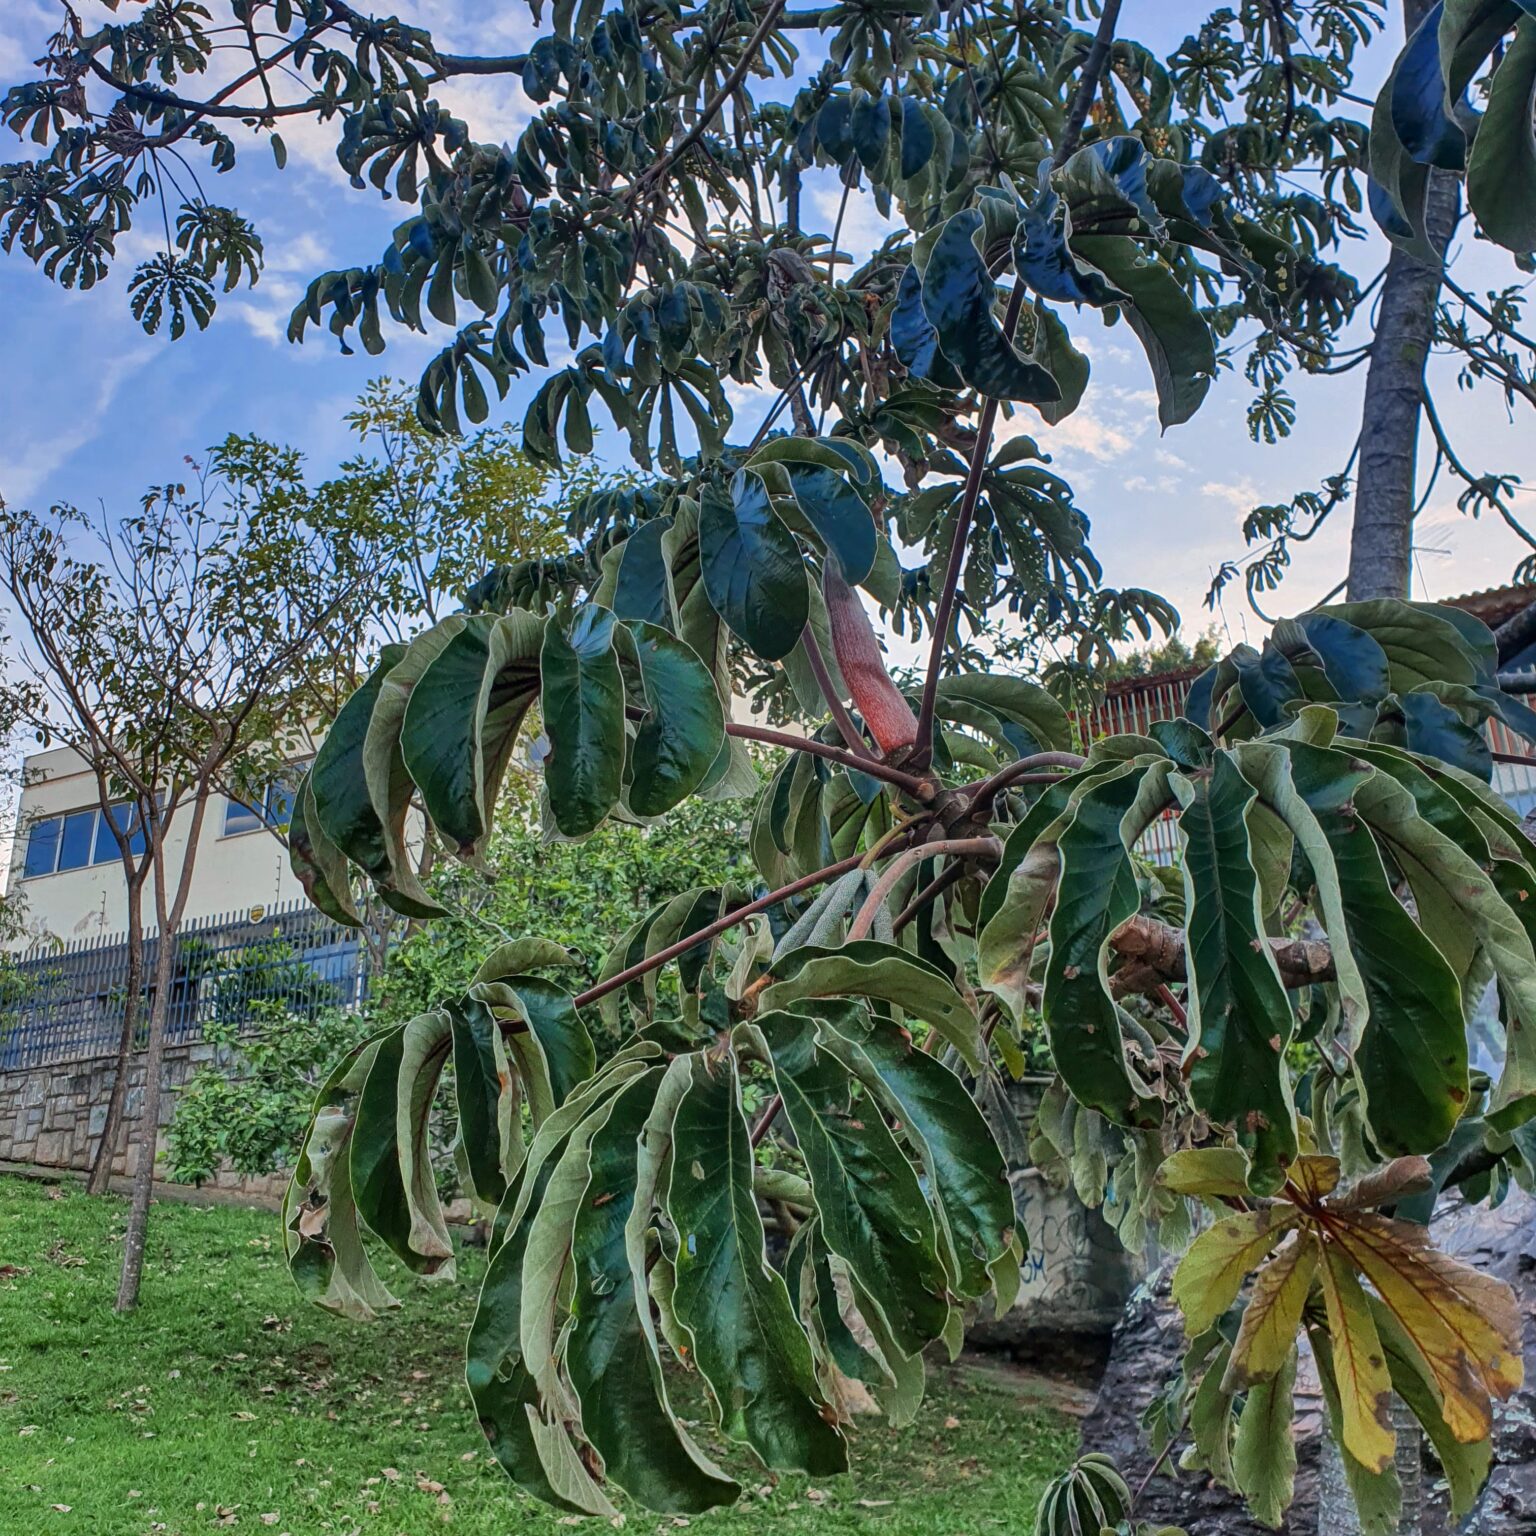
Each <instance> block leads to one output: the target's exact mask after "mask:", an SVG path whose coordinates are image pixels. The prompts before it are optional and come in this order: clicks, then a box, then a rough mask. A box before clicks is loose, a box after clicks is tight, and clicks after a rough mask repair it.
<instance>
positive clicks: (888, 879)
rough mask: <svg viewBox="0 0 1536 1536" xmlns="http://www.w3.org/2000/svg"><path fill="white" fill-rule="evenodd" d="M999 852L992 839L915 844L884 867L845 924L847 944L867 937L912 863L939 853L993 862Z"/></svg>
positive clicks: (952, 838)
mask: <svg viewBox="0 0 1536 1536" xmlns="http://www.w3.org/2000/svg"><path fill="white" fill-rule="evenodd" d="M1002 851H1003V845H1002V844H1001V843H1000V842H999V841H998V840H997V839H996V838H995V837H941V838H938V839H936V840H935V841H933V842H931V843H919V844H918V846H917V847H916V848H909V849H907V851H906V852H905V853H901V854H898V855H897V856H896V857H895V858H894V859H892V860H891V862H890V863H889V864H887V865H886V867H885V870H884V873H882V874H881V876H880V878H879V879H878V880H877V881H875V884H874V888H873V889H872V890H871V891H870V893H869V895H868V896H866V897H865V898H864V905H863V906H861V907H860V908H859V910H858V914H857V916H855V918H854V920H853V921H852V922H851V923H850V924H849V925H848V942H849V943H850V944H851V943H853V942H854V940H855V939H867V938H868V937H869V930H870V929H871V928H872V927H874V923H875V917H876V914H877V913H878V912H879V911H880V908H881V907H882V906H884V905H885V902H886V899H887V898H888V897H889V896H890V894H891V892H892V891H893V890H895V888H896V885H897V882H898V881H900V879H901V877H902V876H903V875H904V874H906V872H907V871H908V870H909V869H910V868H911V867H912V865H913V864H914V863H918V864H920V863H922V861H923V860H924V859H934V858H938V857H939V856H940V855H943V854H948V855H949V856H951V857H952V858H956V859H961V858H984V857H990V858H991V859H993V860H994V861H995V860H996V859H997V857H998V855H999V854H1001V853H1002Z"/></svg>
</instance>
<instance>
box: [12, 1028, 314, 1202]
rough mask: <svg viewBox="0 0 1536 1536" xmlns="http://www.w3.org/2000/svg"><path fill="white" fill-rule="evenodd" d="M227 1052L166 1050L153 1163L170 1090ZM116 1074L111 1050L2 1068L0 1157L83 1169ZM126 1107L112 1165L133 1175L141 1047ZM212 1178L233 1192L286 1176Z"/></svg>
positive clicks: (273, 1188)
mask: <svg viewBox="0 0 1536 1536" xmlns="http://www.w3.org/2000/svg"><path fill="white" fill-rule="evenodd" d="M227 1055H228V1051H227V1048H226V1047H222V1046H213V1045H209V1044H207V1043H206V1042H198V1043H197V1044H194V1045H179V1046H171V1047H169V1048H168V1049H167V1050H166V1053H165V1063H164V1072H163V1074H162V1077H161V1094H160V1125H159V1129H158V1132H157V1135H156V1142H155V1161H156V1163H157V1164H162V1163H163V1158H164V1155H165V1128H166V1126H167V1125H169V1124H170V1120H171V1116H172V1114H173V1113H174V1112H175V1108H176V1090H177V1089H179V1088H180V1087H181V1085H182V1084H183V1083H184V1082H186V1080H187V1078H188V1077H190V1076H191V1075H192V1074H193V1073H194V1072H195V1071H197V1069H198V1068H199V1067H202V1066H207V1065H209V1064H210V1063H215V1062H218V1063H219V1064H221V1065H223V1064H227V1061H226V1058H227ZM116 1077H117V1065H116V1063H115V1062H114V1061H113V1060H112V1059H110V1058H97V1059H95V1060H91V1061H65V1062H57V1063H54V1064H52V1065H49V1066H43V1067H30V1068H27V1069H24V1070H18V1071H9V1072H0V1162H11V1163H22V1164H27V1165H30V1166H31V1167H34V1168H46V1169H61V1170H74V1171H77V1172H82V1173H83V1172H84V1171H85V1170H86V1169H88V1168H89V1167H90V1165H91V1155H92V1153H93V1152H94V1151H95V1149H96V1142H97V1139H98V1138H99V1137H100V1135H101V1128H102V1125H103V1124H104V1123H105V1121H106V1118H107V1102H108V1100H109V1099H110V1098H111V1096H112V1085H113V1082H114V1081H115V1079H116ZM125 1108H126V1112H127V1120H128V1127H127V1129H128V1132H129V1134H127V1135H125V1136H124V1137H123V1138H122V1139H123V1141H124V1142H125V1143H126V1148H125V1150H124V1151H122V1152H119V1154H118V1156H117V1158H116V1160H115V1161H114V1163H113V1170H112V1171H113V1172H114V1173H117V1174H122V1175H128V1176H131V1175H132V1173H133V1171H134V1168H135V1166H136V1163H137V1160H138V1158H137V1154H138V1139H139V1138H138V1134H137V1133H138V1125H139V1121H140V1120H141V1119H142V1117H143V1113H144V1058H143V1057H142V1056H140V1055H136V1056H135V1057H134V1059H133V1062H132V1064H131V1065H130V1067H129V1079H128V1097H127V1101H126V1105H125ZM156 1176H157V1177H161V1176H163V1168H162V1167H157V1168H156ZM213 1182H214V1185H215V1187H216V1188H218V1189H223V1190H229V1191H231V1192H235V1193H239V1194H248V1195H252V1196H259V1197H263V1198H281V1196H282V1192H283V1188H284V1186H285V1185H286V1183H287V1176H286V1175H279V1176H277V1177H273V1178H256V1179H247V1178H242V1177H241V1176H240V1175H239V1174H236V1173H231V1172H227V1171H226V1172H222V1173H220V1174H219V1175H218V1177H217V1178H216V1179H215V1180H214V1181H213Z"/></svg>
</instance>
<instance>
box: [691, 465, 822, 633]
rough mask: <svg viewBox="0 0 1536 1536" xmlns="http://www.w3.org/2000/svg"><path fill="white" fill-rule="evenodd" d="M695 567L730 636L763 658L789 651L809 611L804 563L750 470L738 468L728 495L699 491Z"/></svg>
mask: <svg viewBox="0 0 1536 1536" xmlns="http://www.w3.org/2000/svg"><path fill="white" fill-rule="evenodd" d="M699 564H700V569H701V571H702V573H703V579H704V588H705V590H706V591H707V592H708V594H709V601H710V603H711V604H713V606H714V609H715V612H716V613H718V614H719V615H720V617H721V618H722V619H724V620H725V622H726V624H727V625H728V626H729V627H730V629H731V631H732V633H733V634H735V635H737V636H739V637H740V638H741V639H742V640H744V641H745V642H746V643H747V644H748V645H749V646H751V648H752V649H753V650H754V651H756V652H757V654H758V655H759V656H761V657H762V658H763V659H764V660H765V661H777V660H779V658H780V657H782V656H786V655H788V654H789V652H790V651H791V650H793V649H794V647H795V643H796V641H798V640H799V638H800V631H801V630H802V629H804V628H805V621H806V618H807V616H808V614H809V612H810V595H809V590H808V583H807V581H806V575H805V561H804V559H803V558H802V556H801V554H800V548H799V546H798V545H797V544H796V543H795V536H794V535H793V534H792V533H791V532H790V531H789V529H788V528H786V527H785V526H784V524H783V523H781V522H780V521H779V519H778V518H777V517H776V516H775V515H774V513H773V508H772V505H771V503H770V501H769V497H768V491H767V488H766V487H765V486H764V485H763V482H762V480H761V479H759V478H758V476H757V475H755V474H753V473H751V472H750V471H747V470H742V471H740V472H738V473H737V475H736V478H735V479H734V480H733V481H732V483H731V490H730V494H729V495H727V494H726V493H725V492H723V491H721V490H720V489H719V488H718V487H717V486H714V485H707V486H706V487H705V488H704V492H703V496H702V499H701V501H700V504H699ZM683 638H684V639H687V635H686V634H684V635H683Z"/></svg>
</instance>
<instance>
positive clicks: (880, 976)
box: [759, 939, 983, 1072]
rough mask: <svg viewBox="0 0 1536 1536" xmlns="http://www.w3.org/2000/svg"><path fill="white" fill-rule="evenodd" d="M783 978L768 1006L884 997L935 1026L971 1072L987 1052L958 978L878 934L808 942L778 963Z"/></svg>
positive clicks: (764, 1002) (765, 998) (767, 996)
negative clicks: (838, 943) (826, 944)
mask: <svg viewBox="0 0 1536 1536" xmlns="http://www.w3.org/2000/svg"><path fill="white" fill-rule="evenodd" d="M773 973H774V975H775V976H777V977H778V978H779V980H777V981H775V982H774V984H773V985H772V986H771V987H769V988H768V989H767V991H765V992H764V993H763V995H762V997H761V999H759V1004H760V1006H761V1007H762V1008H763V1009H764V1010H765V1011H768V1010H772V1009H776V1008H784V1009H791V1008H792V1007H793V1005H794V1004H795V1003H797V1002H800V1001H801V1000H802V999H805V998H827V997H836V998H841V997H867V998H878V999H879V1000H880V1001H882V1002H886V1003H890V1004H892V1005H894V1006H895V1007H897V1008H900V1009H902V1010H903V1011H904V1012H906V1013H907V1014H909V1015H911V1016H912V1017H913V1018H917V1019H921V1020H922V1021H923V1022H924V1023H925V1024H928V1025H931V1026H932V1027H933V1028H934V1029H936V1030H937V1031H938V1032H939V1034H941V1035H942V1036H943V1037H944V1038H945V1039H946V1040H947V1041H948V1042H949V1043H950V1044H951V1045H952V1046H954V1048H955V1049H956V1050H957V1051H958V1052H959V1053H960V1058H961V1060H962V1061H964V1062H965V1064H966V1066H968V1067H969V1068H970V1069H971V1071H973V1072H979V1071H980V1070H981V1062H982V1057H983V1052H982V1047H981V1028H980V1026H979V1025H978V1024H977V1022H976V1016H975V1015H974V1014H973V1013H972V1012H971V1010H970V1009H969V1008H968V1007H967V1006H966V1002H965V999H964V998H963V997H962V996H961V995H960V994H959V992H957V991H956V990H955V985H954V983H953V982H952V981H951V980H950V979H949V977H947V976H946V975H945V974H944V973H943V972H942V971H941V970H939V968H938V967H937V966H934V965H930V964H929V963H928V962H927V961H925V960H920V959H918V958H917V956H915V955H912V954H909V953H908V952H907V951H906V950H904V949H898V948H896V946H895V945H892V944H882V943H880V942H878V941H877V940H874V939H860V940H858V941H857V942H855V943H852V944H845V945H843V946H842V947H841V948H840V949H815V948H812V947H810V946H806V947H804V948H801V949H795V950H791V951H790V952H789V953H788V954H787V955H785V956H784V957H783V959H782V960H777V961H775V962H774V968H773Z"/></svg>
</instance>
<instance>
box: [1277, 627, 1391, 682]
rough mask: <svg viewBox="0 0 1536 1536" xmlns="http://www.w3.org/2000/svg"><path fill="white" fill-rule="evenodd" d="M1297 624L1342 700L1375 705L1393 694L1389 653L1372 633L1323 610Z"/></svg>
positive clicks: (1324, 673)
mask: <svg viewBox="0 0 1536 1536" xmlns="http://www.w3.org/2000/svg"><path fill="white" fill-rule="evenodd" d="M1295 623H1296V626H1297V628H1298V629H1300V630H1301V631H1302V633H1303V634H1305V636H1306V637H1307V644H1308V645H1309V646H1311V648H1312V650H1313V651H1314V652H1315V653H1316V655H1317V658H1318V660H1319V661H1320V662H1321V663H1322V668H1323V675H1324V676H1325V677H1326V678H1327V679H1328V681H1329V682H1330V683H1332V684H1333V688H1334V691H1335V692H1336V693H1337V694H1338V696H1339V697H1340V698H1341V699H1363V700H1366V701H1367V702H1374V701H1375V700H1377V699H1380V698H1383V697H1385V696H1386V694H1388V693H1390V692H1391V689H1392V676H1391V666H1390V664H1389V662H1388V660H1387V653H1386V652H1385V651H1384V650H1383V649H1382V648H1381V646H1380V644H1379V643H1378V642H1377V640H1376V637H1375V636H1374V635H1373V634H1371V633H1370V631H1369V630H1365V629H1361V628H1360V627H1359V626H1358V625H1355V624H1351V623H1349V622H1347V621H1346V620H1344V619H1341V618H1339V617H1338V616H1337V615H1336V614H1333V613H1328V612H1324V611H1322V610H1319V611H1318V612H1316V613H1304V614H1302V615H1301V617H1300V618H1298V619H1297V620H1296V621H1295Z"/></svg>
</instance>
